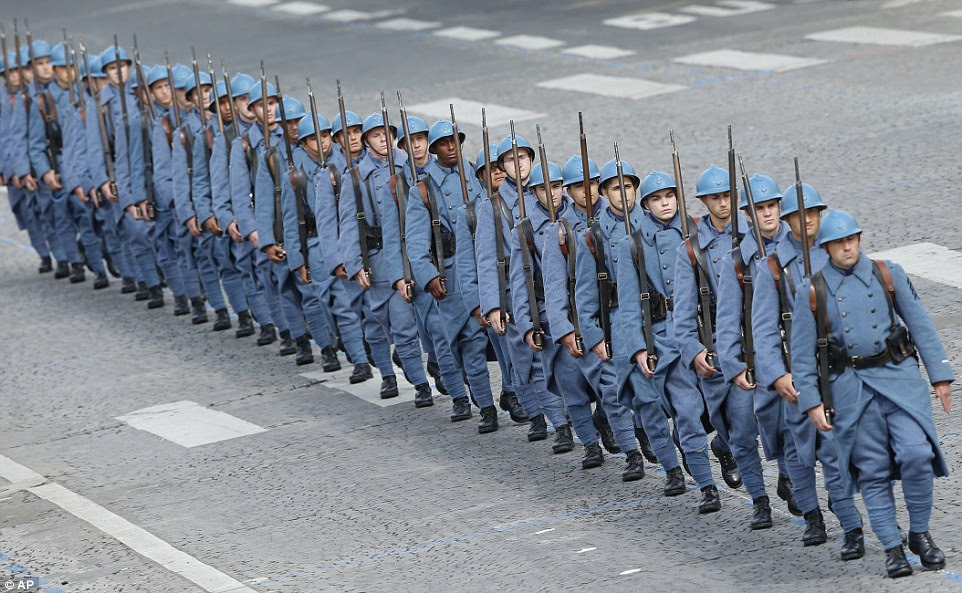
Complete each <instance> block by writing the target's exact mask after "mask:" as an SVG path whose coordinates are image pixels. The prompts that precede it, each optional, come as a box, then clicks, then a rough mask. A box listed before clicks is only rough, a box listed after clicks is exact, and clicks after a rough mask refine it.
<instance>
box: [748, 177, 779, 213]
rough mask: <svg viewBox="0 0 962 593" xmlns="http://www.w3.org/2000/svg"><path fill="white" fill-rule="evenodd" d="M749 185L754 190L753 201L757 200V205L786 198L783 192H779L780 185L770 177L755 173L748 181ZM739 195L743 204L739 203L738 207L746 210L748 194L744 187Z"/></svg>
mask: <svg viewBox="0 0 962 593" xmlns="http://www.w3.org/2000/svg"><path fill="white" fill-rule="evenodd" d="M748 185H750V186H751V188H752V199H753V200H755V204H761V203H762V202H770V201H771V200H781V199H783V198H784V196H783V195H782V192H780V191H778V184H777V183H775V180H774V179H772V178H771V177H769V176H768V175H762V174H761V173H755V174H754V175H752V176H751V177H750V178H749V179H748ZM739 193H740V194H741V202H739V204H738V207H739V208H741V209H742V210H744V209H746V208H748V194H746V193H745V188H744V187H743V188H741V189H740V190H739Z"/></svg>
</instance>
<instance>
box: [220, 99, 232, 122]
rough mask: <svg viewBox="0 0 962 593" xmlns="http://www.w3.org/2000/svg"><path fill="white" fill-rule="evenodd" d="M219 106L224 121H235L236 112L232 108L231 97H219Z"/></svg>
mask: <svg viewBox="0 0 962 593" xmlns="http://www.w3.org/2000/svg"><path fill="white" fill-rule="evenodd" d="M217 108H218V109H220V116H221V118H222V119H223V120H224V123H228V122H233V121H234V113H233V112H232V111H231V109H230V99H228V98H227V97H221V98H220V99H218V100H217Z"/></svg>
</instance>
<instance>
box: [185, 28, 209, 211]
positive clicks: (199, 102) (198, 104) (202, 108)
mask: <svg viewBox="0 0 962 593" xmlns="http://www.w3.org/2000/svg"><path fill="white" fill-rule="evenodd" d="M190 65H191V68H192V69H193V71H194V108H195V109H197V115H198V117H200V125H201V131H202V132H203V134H204V159H205V162H210V152H211V148H212V146H211V145H212V144H213V141H214V139H213V137H212V134H211V131H210V127H209V126H208V125H207V106H206V105H204V104H203V99H204V93H203V91H202V90H201V84H200V68H199V67H198V66H197V51H196V50H195V49H194V46H193V45H192V46H190ZM197 223H198V224H200V223H201V221H199V220H198V221H197Z"/></svg>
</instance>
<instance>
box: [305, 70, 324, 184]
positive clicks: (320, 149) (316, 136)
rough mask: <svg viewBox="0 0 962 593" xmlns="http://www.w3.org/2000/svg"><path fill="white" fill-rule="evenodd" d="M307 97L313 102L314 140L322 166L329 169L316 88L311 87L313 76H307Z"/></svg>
mask: <svg viewBox="0 0 962 593" xmlns="http://www.w3.org/2000/svg"><path fill="white" fill-rule="evenodd" d="M307 98H308V101H309V102H310V104H311V122H313V123H314V140H315V141H316V142H317V157H318V160H319V161H321V168H322V169H327V155H326V154H324V145H323V144H321V130H320V127H321V125H320V124H319V123H318V121H317V103H316V102H315V101H314V89H313V88H311V78H310V77H308V78H307Z"/></svg>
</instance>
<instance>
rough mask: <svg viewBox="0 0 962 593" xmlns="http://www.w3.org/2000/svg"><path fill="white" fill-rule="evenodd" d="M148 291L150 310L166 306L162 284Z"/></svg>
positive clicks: (148, 306)
mask: <svg viewBox="0 0 962 593" xmlns="http://www.w3.org/2000/svg"><path fill="white" fill-rule="evenodd" d="M104 278H106V276H104ZM147 291H148V292H149V293H150V295H149V298H148V300H147V308H148V309H159V308H161V307H163V306H164V289H163V288H161V286H160V284H158V285H157V286H151V287H150V288H148V289H147Z"/></svg>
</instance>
